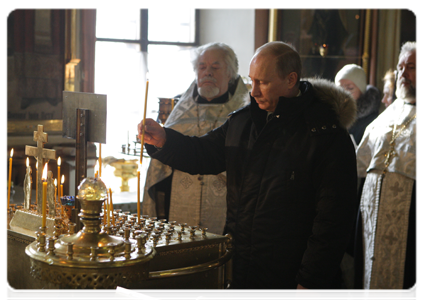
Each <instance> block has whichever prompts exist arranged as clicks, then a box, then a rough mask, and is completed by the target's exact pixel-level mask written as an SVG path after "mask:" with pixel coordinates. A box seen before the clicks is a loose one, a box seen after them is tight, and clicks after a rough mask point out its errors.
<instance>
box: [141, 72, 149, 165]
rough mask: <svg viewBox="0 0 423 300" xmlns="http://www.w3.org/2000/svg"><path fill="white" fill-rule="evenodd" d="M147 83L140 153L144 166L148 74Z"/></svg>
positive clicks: (146, 86)
mask: <svg viewBox="0 0 423 300" xmlns="http://www.w3.org/2000/svg"><path fill="white" fill-rule="evenodd" d="M146 77H147V81H146V84H145V101H144V118H143V119H142V133H141V151H140V164H142V154H143V152H144V151H143V149H144V131H145V117H146V115H147V98H148V84H149V80H148V73H147V76H146Z"/></svg>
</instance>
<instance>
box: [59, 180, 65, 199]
mask: <svg viewBox="0 0 423 300" xmlns="http://www.w3.org/2000/svg"><path fill="white" fill-rule="evenodd" d="M64 183H65V175H62V180H61V183H60V195H61V197H63V184H64Z"/></svg>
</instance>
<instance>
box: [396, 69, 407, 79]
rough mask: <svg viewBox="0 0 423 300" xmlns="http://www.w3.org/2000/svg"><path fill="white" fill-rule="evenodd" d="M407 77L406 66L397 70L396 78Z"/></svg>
mask: <svg viewBox="0 0 423 300" xmlns="http://www.w3.org/2000/svg"><path fill="white" fill-rule="evenodd" d="M402 77H404V78H407V79H408V72H407V68H404V69H402V70H398V78H402Z"/></svg>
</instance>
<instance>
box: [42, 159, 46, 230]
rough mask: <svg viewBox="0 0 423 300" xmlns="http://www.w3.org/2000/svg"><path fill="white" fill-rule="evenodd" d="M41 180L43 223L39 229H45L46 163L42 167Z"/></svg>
mask: <svg viewBox="0 0 423 300" xmlns="http://www.w3.org/2000/svg"><path fill="white" fill-rule="evenodd" d="M42 180H43V203H42V204H43V210H42V212H43V222H42V225H41V227H43V228H45V227H46V219H47V163H46V164H45V165H44V169H43V176H42Z"/></svg>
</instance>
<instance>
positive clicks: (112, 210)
mask: <svg viewBox="0 0 423 300" xmlns="http://www.w3.org/2000/svg"><path fill="white" fill-rule="evenodd" d="M109 195H110V211H111V213H112V225H113V226H115V214H114V209H113V200H112V189H111V188H109Z"/></svg>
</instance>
